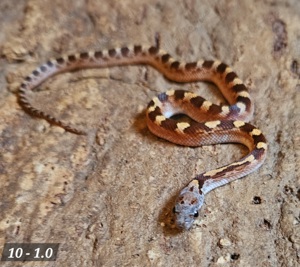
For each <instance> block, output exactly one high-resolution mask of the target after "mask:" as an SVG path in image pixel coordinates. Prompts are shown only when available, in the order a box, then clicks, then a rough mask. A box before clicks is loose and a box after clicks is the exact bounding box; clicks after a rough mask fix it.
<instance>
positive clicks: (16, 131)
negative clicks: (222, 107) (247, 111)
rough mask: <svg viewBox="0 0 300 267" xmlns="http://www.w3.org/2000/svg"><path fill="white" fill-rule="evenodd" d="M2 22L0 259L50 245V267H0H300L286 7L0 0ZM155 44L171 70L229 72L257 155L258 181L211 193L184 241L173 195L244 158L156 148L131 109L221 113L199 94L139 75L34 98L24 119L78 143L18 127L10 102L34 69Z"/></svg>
mask: <svg viewBox="0 0 300 267" xmlns="http://www.w3.org/2000/svg"><path fill="white" fill-rule="evenodd" d="M0 12H1V16H0V24H1V34H0V49H1V54H2V57H1V59H0V60H1V64H0V83H1V87H0V88H1V89H0V149H1V153H0V157H1V161H0V196H1V203H0V204H1V206H0V250H2V247H3V244H4V243H5V242H50V243H51V242H58V243H60V244H61V245H60V249H59V256H58V259H57V261H56V262H43V263H41V262H40V263H39V262H25V263H17V262H15V263H11V262H6V263H4V262H2V263H1V266H264V267H265V266H272V267H273V266H291V267H294V266H299V265H300V181H299V176H300V175H299V168H300V164H299V163H300V160H299V143H300V140H299V139H300V137H299V121H300V107H299V104H300V97H299V93H300V82H299V79H300V28H299V25H300V16H299V14H300V2H299V0H290V1H280V0H273V1H270V0H266V1H235V0H229V1H196V0H174V1H154V0H134V1H132V0H131V1H129V0H124V1H117V0H106V1H103V0H102V1H96V0H90V1H84V0H74V1H66V0H63V1H62V0H52V1H49V0H45V1H40V0H28V1H18V0H1V2H0ZM156 32H159V33H160V34H161V37H162V44H161V46H162V47H163V48H164V49H165V50H167V51H169V53H171V54H172V55H174V57H176V58H179V59H183V60H185V61H190V60H191V61H194V60H197V59H201V58H206V59H220V60H222V61H224V62H226V63H228V64H229V65H231V66H232V67H233V69H234V70H235V71H236V72H237V73H238V74H239V76H240V77H241V78H242V79H243V80H244V81H245V83H246V84H247V85H248V86H249V89H250V91H251V94H252V96H253V99H254V101H255V104H256V109H255V116H254V120H253V124H254V125H256V126H258V127H259V128H260V129H261V130H262V131H263V132H264V134H265V135H266V137H267V139H268V141H269V152H268V157H267V160H266V162H265V164H264V165H263V166H262V168H261V169H259V170H258V171H256V172H254V173H253V174H251V175H248V176H247V177H245V178H244V179H241V180H239V181H236V182H233V183H231V184H229V185H227V186H224V187H222V188H218V189H216V190H214V191H213V192H212V193H210V194H209V195H208V196H207V197H206V204H205V206H204V207H203V208H202V210H201V215H200V218H199V220H198V221H197V223H195V225H194V226H193V228H192V229H191V230H190V231H187V232H178V231H177V230H175V229H173V228H171V227H170V216H171V209H172V205H173V202H174V199H175V197H176V194H177V193H178V192H179V190H180V189H181V188H182V187H183V186H184V185H185V184H186V183H187V182H188V181H189V180H190V179H191V178H192V177H193V176H194V175H195V174H197V173H200V172H202V171H204V170H209V169H213V168H215V167H217V166H221V165H223V164H226V163H230V162H232V161H234V160H236V159H238V158H239V157H241V156H242V155H243V154H245V153H246V150H245V149H244V148H243V147H242V146H238V145H216V146H209V147H202V148H187V147H180V146H176V145H173V144H170V143H168V142H165V141H163V140H160V139H158V138H156V137H155V136H153V135H152V134H151V133H150V132H149V131H148V129H147V127H146V124H145V118H144V107H145V106H146V105H147V103H148V101H150V99H151V98H152V97H153V96H154V95H156V94H157V93H159V92H162V91H164V90H166V89H168V88H170V87H175V88H185V89H191V90H194V91H197V92H199V93H200V94H201V95H203V96H205V97H207V98H208V99H210V100H212V101H214V102H217V103H220V101H224V100H223V99H222V96H220V94H219V92H218V91H217V90H215V89H214V87H213V86H211V85H207V84H204V83H196V84H184V85H180V84H174V83H173V84H172V83H170V82H169V81H166V80H165V79H164V78H163V77H162V75H161V74H159V73H158V72H157V71H155V70H153V69H152V68H151V67H145V66H129V67H122V68H112V69H97V70H85V71H78V72H75V73H66V74H63V75H59V76H56V77H54V78H52V79H50V80H49V81H47V82H46V83H45V84H43V85H42V86H41V88H43V89H44V90H41V91H40V92H36V95H35V97H34V103H35V105H36V106H37V107H41V108H42V109H43V110H45V111H48V112H49V113H51V114H52V115H55V116H57V117H58V118H62V119H64V120H65V121H70V122H72V123H73V124H75V125H78V126H79V127H84V128H87V129H89V130H90V134H89V136H87V137H85V136H78V135H75V134H71V133H68V132H65V131H64V130H62V129H61V128H59V127H55V126H51V125H49V124H48V123H47V122H46V121H45V120H41V119H38V118H34V117H31V116H30V115H29V114H27V113H25V112H24V111H23V109H22V108H20V106H19V105H18V103H17V98H16V95H15V92H16V90H17V88H18V86H19V85H20V82H21V81H22V78H24V77H25V76H26V75H27V74H28V73H30V71H31V70H33V69H34V68H35V67H36V66H38V65H39V64H40V63H42V62H44V61H45V60H47V59H48V58H51V57H57V56H59V55H60V54H64V53H72V52H77V51H86V50H96V49H103V48H112V47H115V46H121V45H124V44H132V43H136V44H139V43H145V44H152V43H153V39H154V35H155V33H156ZM45 89H49V90H45ZM50 89H51V90H50ZM297 134H298V135H297Z"/></svg>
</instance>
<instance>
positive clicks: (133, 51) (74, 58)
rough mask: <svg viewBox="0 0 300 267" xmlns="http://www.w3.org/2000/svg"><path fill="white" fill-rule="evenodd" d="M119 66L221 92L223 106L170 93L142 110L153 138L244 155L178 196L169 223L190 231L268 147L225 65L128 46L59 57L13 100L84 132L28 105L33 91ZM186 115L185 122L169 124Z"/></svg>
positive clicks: (185, 93)
mask: <svg viewBox="0 0 300 267" xmlns="http://www.w3.org/2000/svg"><path fill="white" fill-rule="evenodd" d="M124 65H149V66H151V67H153V68H154V69H156V70H157V71H158V72H160V73H161V74H162V75H163V76H164V77H165V78H166V79H167V80H170V81H172V82H177V83H191V82H198V81H204V82H211V83H214V84H215V85H216V86H217V87H218V89H219V90H220V91H221V93H222V94H223V96H224V97H225V99H226V100H227V102H228V104H220V105H217V104H214V103H212V102H210V101H208V100H206V99H204V98H202V97H201V96H199V95H197V94H195V93H193V92H190V91H186V90H179V89H177V90H174V89H170V90H168V91H167V92H164V93H161V94H159V95H158V96H156V97H154V98H153V99H152V100H151V102H150V103H149V104H148V107H147V109H146V122H147V126H148V128H149V130H150V131H151V132H152V133H153V134H154V135H156V136H158V137H160V138H163V139H166V140H168V141H170V142H173V143H175V144H178V145H182V146H189V147H198V146H203V145H214V144H222V143H239V144H242V145H244V146H246V147H247V148H248V150H249V152H248V154H247V155H246V156H244V157H242V158H241V159H239V160H237V161H235V162H233V163H231V164H228V165H225V166H222V167H219V168H216V169H214V170H209V171H206V172H203V173H201V174H197V175H196V176H195V177H194V178H193V179H192V180H190V182H188V183H187V185H186V186H185V187H184V188H183V189H182V190H181V191H180V193H179V195H178V197H177V198H176V201H175V205H174V208H173V214H174V221H175V224H176V226H177V227H178V228H179V229H181V230H189V229H191V227H192V225H193V223H194V221H195V220H196V218H197V217H198V216H199V211H200V209H201V207H202V206H203V204H204V197H205V195H206V194H207V193H208V192H210V191H211V190H213V189H215V188H217V187H220V186H223V185H225V184H227V183H229V182H232V181H234V180H236V179H239V178H241V177H244V176H246V175H248V174H250V173H252V172H254V171H255V170H257V169H258V168H259V167H260V166H261V165H262V164H263V162H264V160H265V158H266V153H267V146H268V145H267V141H266V138H265V136H264V135H263V133H262V132H261V130H260V129H258V128H257V127H255V126H253V125H251V124H249V121H250V120H251V119H252V117H253V112H254V105H253V101H252V99H251V96H250V94H249V92H248V89H247V87H246V85H245V84H244V83H243V82H242V80H241V79H239V78H238V76H237V74H236V73H235V72H234V71H233V70H232V69H231V68H230V67H229V66H228V65H227V64H225V63H223V62H221V61H218V60H199V61H195V62H188V63H186V62H183V61H178V60H175V59H174V58H173V57H172V56H171V55H170V54H169V53H167V52H166V51H164V50H162V49H160V44H159V42H158V41H156V43H155V45H151V46H149V45H148V46H147V45H132V46H124V47H121V48H112V49H109V50H101V51H89V52H81V53H75V54H70V55H64V56H61V57H59V58H56V59H52V60H49V61H47V62H46V63H44V64H42V65H40V66H39V67H38V68H36V69H35V70H34V71H33V72H32V73H31V74H30V75H28V76H27V77H26V78H25V79H24V81H23V82H22V83H21V85H20V87H19V91H18V100H19V103H20V105H21V106H22V107H23V109H24V110H25V111H26V112H29V113H30V114H31V115H33V116H37V117H40V118H43V119H46V120H47V121H49V122H50V123H51V124H54V125H58V126H60V127H62V128H64V129H65V130H66V131H69V132H72V133H75V134H86V132H84V131H82V130H79V129H77V128H76V127H74V126H72V125H70V124H68V123H66V122H64V121H62V120H59V119H57V118H55V117H53V116H51V115H49V114H47V113H46V112H44V111H42V110H40V109H37V108H35V107H34V106H33V105H32V104H31V101H30V99H31V97H32V94H33V93H34V89H35V88H36V87H38V86H39V85H40V84H41V83H43V82H44V81H45V80H47V79H48V78H49V77H51V76H53V75H56V74H58V73H63V72H69V71H74V70H78V69H84V68H109V67H114V66H124ZM176 114H185V115H187V116H189V117H190V118H191V120H190V121H189V122H185V121H178V120H176V119H174V115H176Z"/></svg>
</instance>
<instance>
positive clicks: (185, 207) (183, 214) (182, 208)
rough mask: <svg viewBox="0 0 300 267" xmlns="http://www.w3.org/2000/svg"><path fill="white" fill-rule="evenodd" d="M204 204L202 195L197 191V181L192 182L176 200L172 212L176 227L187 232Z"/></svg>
mask: <svg viewBox="0 0 300 267" xmlns="http://www.w3.org/2000/svg"><path fill="white" fill-rule="evenodd" d="M203 202H204V194H202V193H201V192H200V190H199V185H198V181H197V180H193V181H192V182H190V183H189V184H188V186H186V187H185V188H184V189H182V190H181V192H180V194H179V196H178V197H177V199H176V203H175V207H174V209H173V212H174V214H175V221H176V225H177V227H178V228H180V229H185V230H188V229H190V228H191V226H192V225H193V223H194V221H195V219H196V218H197V217H198V216H199V214H198V210H199V209H200V208H201V207H202V205H203Z"/></svg>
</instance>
